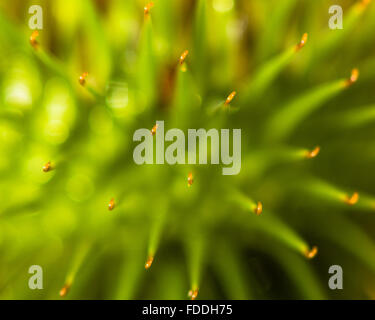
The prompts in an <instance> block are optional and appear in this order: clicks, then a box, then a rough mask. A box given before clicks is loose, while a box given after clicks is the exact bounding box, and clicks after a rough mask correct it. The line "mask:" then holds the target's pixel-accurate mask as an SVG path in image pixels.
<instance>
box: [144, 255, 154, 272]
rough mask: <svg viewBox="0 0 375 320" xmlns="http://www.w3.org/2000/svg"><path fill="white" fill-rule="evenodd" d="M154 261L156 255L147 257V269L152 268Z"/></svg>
mask: <svg viewBox="0 0 375 320" xmlns="http://www.w3.org/2000/svg"><path fill="white" fill-rule="evenodd" d="M153 261H154V257H152V256H149V257H148V258H147V261H146V264H145V269H146V270H147V269H150V268H151V265H152V262H153Z"/></svg>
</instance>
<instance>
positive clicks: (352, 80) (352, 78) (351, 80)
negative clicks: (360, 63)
mask: <svg viewBox="0 0 375 320" xmlns="http://www.w3.org/2000/svg"><path fill="white" fill-rule="evenodd" d="M358 77H359V70H358V69H357V68H355V69H353V70H352V72H351V74H350V78H349V79H348V80H346V81H345V85H346V86H347V87H350V86H351V85H352V84H353V83H355V82H357V80H358Z"/></svg>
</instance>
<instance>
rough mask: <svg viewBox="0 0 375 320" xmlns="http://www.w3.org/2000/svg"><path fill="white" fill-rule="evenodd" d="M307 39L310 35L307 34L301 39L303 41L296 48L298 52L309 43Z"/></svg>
mask: <svg viewBox="0 0 375 320" xmlns="http://www.w3.org/2000/svg"><path fill="white" fill-rule="evenodd" d="M307 38H308V34H307V33H304V34H303V35H302V38H301V41H300V42H299V43H298V44H297V46H296V50H297V51H298V50H300V49H302V48H303V47H304V46H305V45H306V42H307Z"/></svg>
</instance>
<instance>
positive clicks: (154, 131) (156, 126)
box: [151, 124, 158, 136]
mask: <svg viewBox="0 0 375 320" xmlns="http://www.w3.org/2000/svg"><path fill="white" fill-rule="evenodd" d="M157 129H158V125H157V124H155V125H154V126H153V127H152V129H151V134H152V135H153V136H154V135H155V134H156V130H157Z"/></svg>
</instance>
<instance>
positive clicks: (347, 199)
mask: <svg viewBox="0 0 375 320" xmlns="http://www.w3.org/2000/svg"><path fill="white" fill-rule="evenodd" d="M358 199H359V194H358V192H354V193H353V195H352V196H351V197H349V196H346V197H345V200H344V201H345V203H346V204H348V205H349V206H353V205H355V204H356V203H357V202H358Z"/></svg>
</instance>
